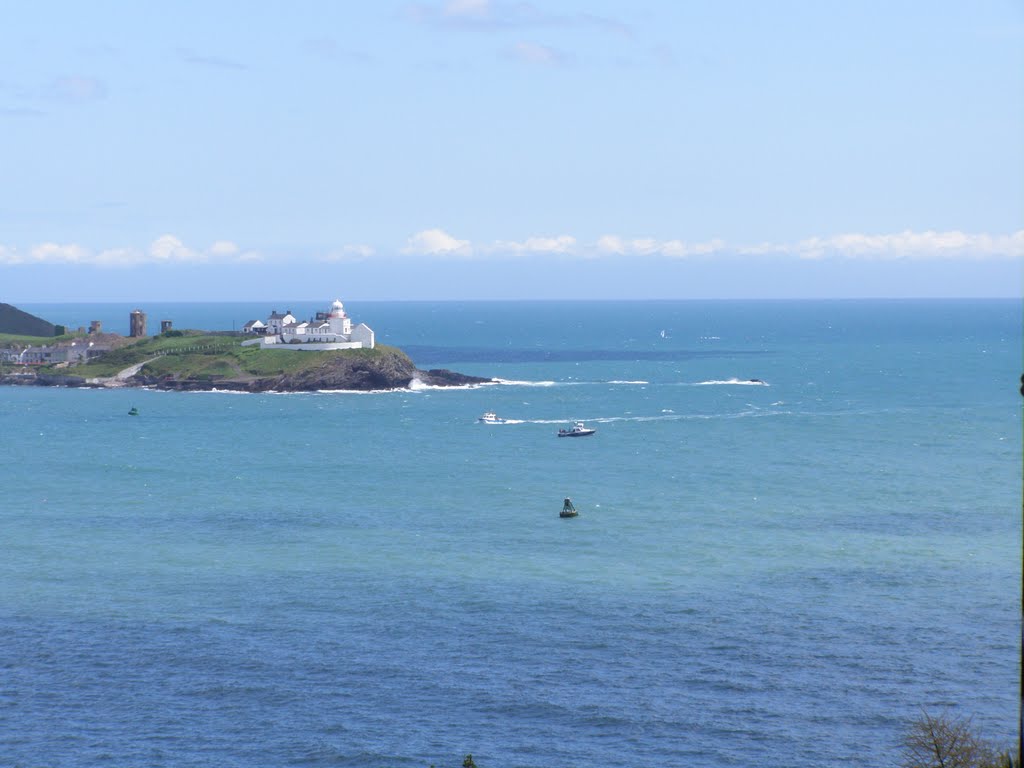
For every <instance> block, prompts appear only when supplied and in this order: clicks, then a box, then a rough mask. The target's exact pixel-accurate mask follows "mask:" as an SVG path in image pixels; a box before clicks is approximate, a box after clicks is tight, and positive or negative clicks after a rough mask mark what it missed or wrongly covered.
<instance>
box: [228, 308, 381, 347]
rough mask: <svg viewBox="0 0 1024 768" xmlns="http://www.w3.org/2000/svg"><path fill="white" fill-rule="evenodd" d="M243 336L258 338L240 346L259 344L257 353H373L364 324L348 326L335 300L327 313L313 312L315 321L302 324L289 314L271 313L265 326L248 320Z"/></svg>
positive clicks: (348, 320) (349, 324)
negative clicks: (334, 351)
mask: <svg viewBox="0 0 1024 768" xmlns="http://www.w3.org/2000/svg"><path fill="white" fill-rule="evenodd" d="M257 323H258V324H259V325H257ZM261 326H262V327H261ZM244 332H245V333H254V334H261V336H260V338H259V339H252V340H251V341H244V342H242V345H243V346H249V345H251V344H259V345H260V349H267V348H274V349H297V350H310V351H313V350H325V349H373V348H374V346H375V341H374V336H373V331H372V330H371V329H370V327H369V326H367V325H366V324H365V323H359V325H355V326H354V325H352V319H351V318H350V317H349V316H348V315H347V314H346V313H345V305H344V304H342V303H341V302H340V301H338V300H337V299H335V301H334V303H333V304H331V308H330V309H329V310H328V311H327V312H317V313H316V317H315V318H313V319H311V320H307V321H302V322H300V321H299V320H298V319H297V318H296V317H295V315H293V314H292V313H291V310H289V311H288V312H285V313H283V314H282V313H279V312H278V311H277V310H276V309H275V310H274V311H273V312H272V313H271V314H270V317H268V318H267V322H266V325H265V326H264V324H263V323H260V322H259V320H251V321H249V322H248V323H246V324H245V326H244Z"/></svg>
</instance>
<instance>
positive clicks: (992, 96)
mask: <svg viewBox="0 0 1024 768" xmlns="http://www.w3.org/2000/svg"><path fill="white" fill-rule="evenodd" d="M0 14H2V15H0V18H3V19H4V22H3V24H2V25H0V301H2V302H8V303H14V304H17V303H18V302H19V301H20V302H52V301H68V302H83V301H144V300H150V301H214V300H234V301H243V300H282V301H283V300H285V299H327V300H329V299H333V298H335V297H341V298H342V299H344V300H346V301H350V300H360V299H363V300H389V299H394V300H459V299H577V298H578V299H592V298H600V299H615V298H624V299H625V298H629V299H647V298H651V299H686V298H701V299H703V298H855V297H960V296H962V297H987V296H993V297H994V296H1009V297H1016V296H1020V295H1021V292H1022V283H1024V270H1022V266H1024V3H1022V2H1020V1H1019V0H979V1H978V2H971V3H965V2H962V0H956V1H955V2H945V1H943V0H936V1H935V2H928V3H921V2H918V1H917V0H913V1H911V0H865V1H864V2H856V3H847V2H831V1H830V0H825V1H820V0H802V1H800V2H789V1H787V0H773V1H772V2H763V1H762V0H720V1H716V2H698V1H697V0H690V1H687V2H684V1H682V0H680V1H678V2H676V1H675V0H671V1H670V0H663V1H654V0H634V1H632V2H626V1H625V0H619V1H618V2H611V1H610V0H586V2H584V1H583V0H564V1H563V2H541V1H540V0H535V1H533V2H520V1H519V0H507V1H505V0H422V1H421V2H388V1H386V0H380V1H379V2H357V1H356V0H350V1H342V0H289V2H287V3H285V2H268V1H264V0H246V1H243V0H236V1H228V0H202V1H198V2H194V1H192V0H176V1H175V2H155V1H154V2H145V3H140V2H133V1H128V0H124V1H123V2H122V1H117V0H90V2H87V3H82V2H77V1H72V0H66V1H65V2H53V1H51V0H34V1H33V2H32V3H25V2H21V0H0Z"/></svg>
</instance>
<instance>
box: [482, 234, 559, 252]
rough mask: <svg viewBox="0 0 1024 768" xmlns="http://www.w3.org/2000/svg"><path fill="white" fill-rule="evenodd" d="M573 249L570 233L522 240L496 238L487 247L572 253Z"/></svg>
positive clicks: (507, 250) (499, 249)
mask: <svg viewBox="0 0 1024 768" xmlns="http://www.w3.org/2000/svg"><path fill="white" fill-rule="evenodd" d="M575 249H576V238H575V237H572V236H570V235H559V236H558V237H528V238H526V240H524V241H522V242H516V241H514V240H496V241H495V242H494V244H493V245H491V246H490V247H489V248H487V250H488V251H491V252H495V253H573V252H574V251H575Z"/></svg>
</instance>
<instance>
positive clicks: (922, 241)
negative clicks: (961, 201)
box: [737, 230, 1024, 259]
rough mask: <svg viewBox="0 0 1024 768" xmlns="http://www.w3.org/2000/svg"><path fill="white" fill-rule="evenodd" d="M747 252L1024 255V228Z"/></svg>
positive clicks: (844, 237)
mask: <svg viewBox="0 0 1024 768" xmlns="http://www.w3.org/2000/svg"><path fill="white" fill-rule="evenodd" d="M737 252H738V253H740V254H743V255H759V254H773V253H774V254H791V255H795V256H798V257H800V258H802V259H824V258H828V257H842V258H850V259H1007V258H1010V259H1012V258H1020V257H1022V256H1024V230H1018V231H1017V232H1014V233H1013V234H1010V235H990V234H984V233H983V234H969V233H966V232H960V231H958V230H951V231H949V232H935V231H933V230H927V231H925V232H913V231H911V230H904V231H903V232H896V233H893V234H886V235H866V234H858V233H844V234H840V235H832V236H830V237H809V238H806V239H804V240H801V241H799V242H797V243H789V244H787V243H760V244H758V245H755V246H750V247H746V248H741V249H739V250H738V251H737Z"/></svg>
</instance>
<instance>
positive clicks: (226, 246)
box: [207, 240, 238, 256]
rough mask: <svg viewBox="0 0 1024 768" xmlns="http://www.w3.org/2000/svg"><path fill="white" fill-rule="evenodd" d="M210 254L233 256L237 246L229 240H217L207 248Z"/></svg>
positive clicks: (236, 251)
mask: <svg viewBox="0 0 1024 768" xmlns="http://www.w3.org/2000/svg"><path fill="white" fill-rule="evenodd" d="M207 250H208V251H209V253H210V255H211V256H234V255H235V254H236V253H238V246H237V245H235V244H234V243H232V242H231V241H230V240H218V241H217V242H215V243H214V244H213V245H211V246H210V247H209V248H208V249H207Z"/></svg>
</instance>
